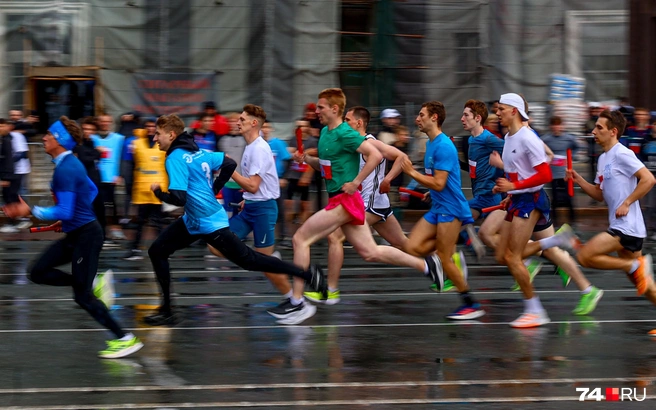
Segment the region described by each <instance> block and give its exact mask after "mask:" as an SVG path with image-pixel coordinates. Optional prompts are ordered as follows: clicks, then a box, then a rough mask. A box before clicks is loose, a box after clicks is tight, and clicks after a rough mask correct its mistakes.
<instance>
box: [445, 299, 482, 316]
mask: <svg viewBox="0 0 656 410" xmlns="http://www.w3.org/2000/svg"><path fill="white" fill-rule="evenodd" d="M484 314H485V311H484V310H483V308H481V305H480V304H479V303H474V304H473V305H471V306H467V305H463V306H460V307H459V308H458V309H456V310H454V311H453V312H452V313H449V314H448V315H446V318H447V319H451V320H473V319H477V318H479V317H481V316H483V315H484Z"/></svg>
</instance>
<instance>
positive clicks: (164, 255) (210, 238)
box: [148, 218, 311, 312]
mask: <svg viewBox="0 0 656 410" xmlns="http://www.w3.org/2000/svg"><path fill="white" fill-rule="evenodd" d="M198 239H203V240H204V241H205V242H207V243H208V244H209V245H212V247H214V248H216V249H217V250H218V251H219V252H221V253H222V254H223V255H224V256H225V257H226V258H227V259H228V260H229V261H230V262H233V263H234V264H236V265H238V266H239V267H241V268H243V269H246V270H250V271H261V272H269V273H281V274H287V275H292V276H297V277H299V278H303V279H305V280H306V281H307V282H309V281H310V279H311V274H310V272H309V271H305V270H303V269H301V268H299V267H298V266H296V265H293V264H291V263H289V262H285V261H281V260H280V259H278V258H274V257H272V256H267V255H263V254H261V253H259V252H255V251H254V250H252V249H251V248H249V247H248V246H246V245H244V244H243V243H242V241H240V240H239V238H237V236H236V235H235V234H234V233H232V231H230V229H229V228H223V229H219V230H217V231H215V232H212V233H210V234H205V235H192V234H190V233H189V231H188V230H187V227H186V226H185V224H184V221H183V220H182V218H178V219H177V220H176V221H175V222H173V223H172V224H171V225H169V226H168V227H167V228H166V229H164V231H163V232H162V234H161V235H160V236H159V237H158V238H157V239H156V240H155V242H153V244H152V245H151V246H150V249H148V256H150V261H151V262H152V264H153V269H154V270H155V275H157V281H158V282H159V285H160V287H161V289H162V299H163V300H162V306H161V308H160V310H161V311H163V312H170V310H171V270H170V268H169V256H171V255H172V254H173V253H174V252H175V251H177V250H180V249H184V248H186V247H188V246H189V245H191V244H192V243H194V242H195V241H196V240H198Z"/></svg>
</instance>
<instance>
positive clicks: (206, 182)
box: [144, 115, 326, 326]
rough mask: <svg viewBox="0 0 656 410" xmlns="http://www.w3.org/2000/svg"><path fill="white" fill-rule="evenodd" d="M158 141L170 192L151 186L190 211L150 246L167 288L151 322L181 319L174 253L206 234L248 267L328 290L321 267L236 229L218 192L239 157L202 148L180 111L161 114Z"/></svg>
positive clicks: (214, 244)
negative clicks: (262, 247) (254, 243)
mask: <svg viewBox="0 0 656 410" xmlns="http://www.w3.org/2000/svg"><path fill="white" fill-rule="evenodd" d="M155 141H156V142H157V144H158V145H159V148H160V150H162V151H165V152H166V164H165V166H166V172H167V174H168V176H169V188H168V189H169V192H162V190H161V187H160V185H159V184H153V185H152V186H151V189H152V191H153V192H154V193H155V196H156V197H157V198H159V199H160V200H161V201H163V202H166V203H169V204H171V205H175V206H184V209H185V213H184V215H183V216H182V218H178V219H177V220H176V221H175V222H173V223H172V224H171V225H169V226H168V228H166V229H165V230H164V231H163V232H162V233H161V234H160V235H159V236H158V237H157V239H156V240H155V242H154V243H153V244H152V245H151V247H150V249H149V250H148V255H149V256H150V260H151V262H152V264H153V268H154V270H155V274H156V275H157V281H158V282H159V285H160V288H161V290H162V305H161V306H160V307H159V310H158V312H157V313H156V314H155V315H152V316H148V317H146V318H144V321H145V322H146V323H147V324H149V325H153V326H159V325H168V324H175V323H176V322H177V321H178V317H177V316H176V315H174V313H173V311H172V309H171V272H170V268H169V256H171V255H172V254H173V253H174V252H175V251H177V250H179V249H183V248H186V247H187V246H189V245H191V244H192V243H193V242H195V241H196V240H198V239H203V240H205V241H206V242H207V243H208V244H209V245H211V246H212V247H214V248H216V249H217V250H218V251H219V252H221V253H222V254H223V255H225V257H226V258H227V259H228V260H230V261H231V262H233V263H235V264H237V265H238V266H240V267H242V268H243V269H247V270H252V271H264V272H272V273H282V274H288V275H293V276H298V277H300V278H303V279H304V280H305V281H307V282H308V283H309V284H310V286H311V287H312V288H313V289H314V290H317V291H325V289H326V282H325V278H324V277H323V274H322V273H321V269H320V268H319V267H317V266H312V267H310V268H309V269H307V270H306V269H301V268H298V267H296V266H294V265H292V264H290V263H287V262H284V261H281V260H279V259H276V258H274V257H271V256H266V255H263V254H261V253H259V252H255V251H253V250H252V249H251V248H249V247H248V246H246V245H244V244H243V243H242V242H241V241H240V240H239V238H237V236H235V234H234V233H232V232H231V231H230V229H229V225H230V224H229V223H228V216H227V214H226V212H225V210H224V209H223V207H222V206H221V205H220V204H219V203H218V202H217V201H216V198H215V197H214V192H218V191H219V190H220V189H221V188H222V187H223V185H224V184H225V183H226V182H227V181H228V179H230V177H231V176H232V173H233V171H234V170H235V168H236V167H237V164H236V163H235V161H233V160H232V159H230V158H228V157H227V156H225V155H224V154H223V153H222V152H209V151H204V150H201V149H199V148H198V146H197V145H196V143H195V142H194V140H193V137H192V136H191V135H189V134H188V133H186V132H184V123H183V122H182V120H181V119H180V118H179V117H178V116H177V115H164V116H161V117H159V118H158V119H157V129H156V133H155ZM218 170H221V173H220V174H219V176H218V177H217V178H216V180H215V181H214V183H212V174H213V172H215V171H218ZM213 185H214V186H213ZM315 309H316V308H315Z"/></svg>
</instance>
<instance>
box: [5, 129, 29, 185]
mask: <svg viewBox="0 0 656 410" xmlns="http://www.w3.org/2000/svg"><path fill="white" fill-rule="evenodd" d="M10 134H11V151H12V154H17V153H19V152H29V151H30V149H29V148H28V146H27V140H26V139H25V136H24V135H23V134H21V133H20V132H15V131H12V132H11V133H10ZM31 171H32V166H31V165H30V160H29V159H28V158H22V159H19V160H18V161H16V162H14V173H15V174H18V175H25V174H29V173H30V172H31Z"/></svg>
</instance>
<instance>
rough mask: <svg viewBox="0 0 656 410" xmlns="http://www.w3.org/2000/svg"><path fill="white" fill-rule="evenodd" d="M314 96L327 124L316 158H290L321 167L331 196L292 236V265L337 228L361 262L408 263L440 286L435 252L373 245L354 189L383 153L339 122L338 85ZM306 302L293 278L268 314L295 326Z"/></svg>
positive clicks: (303, 261) (305, 313) (342, 99)
mask: <svg viewBox="0 0 656 410" xmlns="http://www.w3.org/2000/svg"><path fill="white" fill-rule="evenodd" d="M318 98H319V101H318V103H317V110H316V111H317V115H318V117H319V120H320V121H321V123H322V124H323V125H325V127H324V128H323V129H322V130H321V137H320V138H319V158H317V157H313V156H310V155H307V154H305V153H304V154H303V155H301V154H299V153H298V152H296V153H295V154H294V160H295V161H297V162H306V163H308V164H309V165H310V166H311V167H312V168H314V169H316V170H321V175H322V176H323V178H324V179H325V180H326V190H327V191H328V197H329V198H330V200H329V201H328V205H327V206H326V208H324V209H322V210H320V211H319V212H317V213H315V214H314V215H312V216H311V217H310V218H309V219H308V220H307V221H305V223H304V224H303V225H301V227H300V228H299V229H298V231H296V234H295V235H294V237H293V244H294V263H296V264H297V265H299V266H302V267H305V266H308V265H309V263H310V246H311V245H312V244H313V243H315V242H316V241H318V240H319V239H321V238H325V237H326V236H328V235H329V234H330V233H332V232H333V231H335V230H336V229H337V228H340V227H341V228H342V231H343V232H344V235H345V236H346V240H348V241H349V242H350V243H351V244H353V247H354V248H355V250H356V251H357V252H358V253H359V254H360V256H362V258H363V259H364V260H365V261H368V262H383V263H389V264H392V265H397V266H408V267H412V268H414V269H416V270H418V271H420V272H423V273H424V274H425V275H430V277H431V279H432V281H433V282H438V283H440V287H441V285H442V284H443V282H444V278H443V274H442V270H441V263H440V261H439V258H437V256H435V255H432V256H429V257H426V258H425V259H421V258H417V257H414V256H410V255H408V254H406V253H404V252H403V251H401V250H399V249H396V248H393V247H391V246H380V245H376V242H375V241H374V239H373V237H372V235H371V230H370V229H369V225H367V223H366V220H365V207H364V201H363V200H362V196H361V195H360V192H359V191H358V187H359V186H360V184H361V183H362V182H363V181H364V180H365V178H366V177H367V176H368V175H369V174H371V173H372V172H373V171H374V170H375V169H376V167H377V166H378V164H379V163H380V162H381V161H382V159H383V156H382V154H381V153H380V152H379V151H378V150H377V149H376V148H375V147H374V146H373V144H372V143H371V142H370V141H367V140H366V139H365V138H364V137H363V136H361V135H360V134H359V133H358V132H357V131H355V130H353V129H352V128H351V127H349V126H348V124H346V123H344V122H343V121H342V115H343V113H344V107H345V106H346V96H344V92H343V91H342V90H341V89H339V88H328V89H325V90H323V91H321V92H320V93H319V96H318ZM359 154H363V155H366V156H367V163H366V165H365V166H364V167H363V168H362V169H361V170H360V155H359ZM309 306H311V304H309V303H305V302H304V297H303V283H302V282H301V281H300V280H297V279H294V295H293V296H292V297H291V298H290V299H289V300H288V301H286V302H283V304H281V305H280V306H278V307H277V308H274V309H271V310H269V313H271V314H272V315H274V316H276V317H278V318H280V319H281V320H279V321H278V323H280V324H290V325H295V324H299V323H301V322H303V321H304V320H305V319H307V318H308V317H310V316H312V314H314V311H311V310H308V309H309V308H308V307H309ZM310 313H311V314H310Z"/></svg>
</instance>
